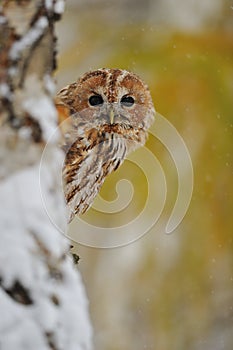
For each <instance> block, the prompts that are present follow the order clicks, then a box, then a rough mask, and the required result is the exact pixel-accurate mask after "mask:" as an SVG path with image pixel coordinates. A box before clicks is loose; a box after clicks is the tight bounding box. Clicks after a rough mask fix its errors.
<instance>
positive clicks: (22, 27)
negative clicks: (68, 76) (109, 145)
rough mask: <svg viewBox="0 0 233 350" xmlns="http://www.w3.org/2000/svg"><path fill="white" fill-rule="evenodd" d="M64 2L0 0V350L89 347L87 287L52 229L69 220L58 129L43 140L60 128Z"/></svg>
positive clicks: (56, 230)
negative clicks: (57, 77)
mask: <svg viewBox="0 0 233 350" xmlns="http://www.w3.org/2000/svg"><path fill="white" fill-rule="evenodd" d="M63 6H64V3H63V0H32V1H30V0H21V1H20V0H18V1H17V0H15V1H8V0H6V1H2V4H1V5H0V164H1V168H0V201H1V211H0V235H1V244H0V349H1V350H11V349H12V350H16V349H17V350H21V349H22V350H26V349H33V350H36V349H38V350H43V349H46V350H47V349H57V350H58V349H65V350H68V349H69V350H71V349H75V350H83V349H90V348H91V326H90V322H89V316H88V310H87V299H86V295H85V291H84V288H83V285H82V281H81V279H80V276H79V274H78V272H77V271H76V270H75V268H74V266H73V264H72V260H71V258H70V257H69V255H68V249H69V244H68V242H67V240H66V238H65V237H64V236H63V235H61V233H60V232H59V228H61V227H62V228H63V230H64V231H65V229H66V209H65V204H64V196H63V191H62V189H61V186H60V184H61V173H60V165H59V164H60V163H61V161H62V156H63V155H62V151H60V150H59V147H58V144H59V141H60V140H59V136H58V137H56V138H53V139H52V141H51V142H49V143H48V141H49V139H50V136H51V134H52V133H53V132H54V130H55V129H56V128H57V115H56V109H55V107H54V103H53V93H54V83H53V80H52V77H51V74H52V72H53V70H54V68H55V49H54V47H55V37H54V21H55V20H57V19H59V17H60V15H61V13H62V10H63ZM45 145H46V157H44V158H43V167H42V168H41V159H42V154H43V150H44V148H45ZM41 179H42V182H43V193H44V194H45V197H46V208H45V205H44V202H43V198H42V196H41V187H40V182H41ZM47 212H49V215H48V214H47ZM51 217H52V218H53V221H52V220H51ZM54 220H55V222H56V225H54V224H53V222H54ZM58 227H59V228H58Z"/></svg>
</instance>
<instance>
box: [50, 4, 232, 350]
mask: <svg viewBox="0 0 233 350" xmlns="http://www.w3.org/2000/svg"><path fill="white" fill-rule="evenodd" d="M166 2H167V3H169V1H166ZM189 2H190V3H191V1H189ZM148 3H149V2H148V1H147V2H146V4H147V5H148ZM150 3H153V2H150ZM178 3H179V4H180V3H181V1H179V2H178ZM197 3H198V2H197ZM220 3H221V7H220V9H221V11H219V10H218V11H216V13H212V14H211V18H209V17H208V11H207V15H206V17H205V16H204V15H203V16H204V17H203V16H202V17H203V18H202V22H200V23H199V22H198V21H197V23H198V25H197V26H196V27H194V28H193V27H191V28H190V27H188V26H187V28H186V27H185V25H183V26H179V23H176V22H175V23H174V21H171V20H170V21H169V19H167V18H166V11H165V10H163V11H164V12H163V16H162V15H161V17H162V20H161V19H160V18H159V17H157V16H156V14H155V15H154V17H153V14H154V13H153V11H155V9H156V7H155V6H152V8H151V11H150V8H149V10H148V9H147V11H146V10H145V9H144V10H143V6H142V4H141V2H140V1H136V2H132V1H125V2H124V1H120V2H119V5H118V6H117V5H116V4H114V5H113V2H111V1H110V2H109V3H107V2H104V1H96V2H93V1H87V3H86V4H85V2H79V4H75V2H74V1H73V2H72V1H71V2H70V4H69V1H68V4H67V9H66V12H65V15H64V18H63V20H62V21H61V23H60V24H59V26H58V49H59V55H58V59H59V60H58V63H59V69H58V71H57V75H56V79H57V81H58V87H59V88H61V87H63V86H64V85H66V84H68V83H70V82H73V81H75V80H76V78H78V76H80V75H81V74H83V73H84V72H85V71H88V70H90V69H96V68H100V67H115V68H123V69H128V70H133V71H134V72H136V73H137V74H139V75H140V76H141V77H142V78H143V80H145V81H146V82H147V83H148V85H149V87H150V90H151V94H152V96H153V100H154V104H155V107H156V110H157V111H158V112H159V113H161V114H162V115H163V116H165V117H166V118H167V119H168V120H169V121H170V122H171V123H172V124H173V125H174V126H175V127H176V129H177V130H178V132H179V133H180V135H181V136H182V137H183V139H184V140H185V143H186V145H187V147H188V149H189V152H190V155H191V158H192V162H193V169H194V191H193V197H192V201H191V204H190V207H189V210H188V212H187V214H186V216H185V218H184V220H183V221H182V223H181V224H180V225H179V227H178V228H177V229H176V230H175V231H174V232H173V233H172V234H171V235H165V233H164V231H163V230H160V229H159V228H158V227H154V228H152V229H151V230H150V231H149V232H148V233H147V234H146V235H145V236H144V237H142V238H141V239H140V240H138V241H136V242H134V243H132V244H131V245H128V246H125V247H122V248H116V249H109V250H108V249H94V248H88V247H85V246H80V245H78V244H75V248H74V249H75V252H77V253H78V254H79V255H80V257H81V260H80V263H79V268H80V270H81V271H82V275H83V279H84V281H85V284H86V288H87V293H88V296H89V299H90V313H91V318H92V322H93V326H94V331H95V337H94V341H95V349H97V350H100V349H101V350H128V349H129V350H131V349H134V350H137V349H138V350H139V349H140V350H142V349H153V350H170V349H172V350H186V349H189V350H190V349H192V350H199V349H200V350H210V349H211V350H215V349H216V350H231V349H233V218H232V213H233V26H232V24H231V21H232V15H233V10H232V8H231V5H232V3H231V1H220ZM230 3H231V4H230ZM133 4H134V5H133ZM123 5H124V6H123ZM139 5H140V6H141V7H140V6H139ZM111 6H112V7H111ZM138 6H139V9H138ZM210 6H211V4H210ZM152 10H153V11H152ZM160 10H161V9H160ZM176 11H177V12H178V11H181V12H182V7H177V9H176ZM169 13H170V15H169V16H170V17H171V18H172V19H173V17H172V14H171V11H170V12H169ZM134 14H135V15H134ZM175 14H176V13H174V16H175ZM196 16H198V15H197V14H196ZM163 22H164V23H163ZM187 22H188V21H187ZM155 123H156V121H155ZM155 126H156V124H155ZM147 147H148V148H150V149H151V150H152V151H153V153H154V154H155V155H156V157H157V158H158V159H159V161H160V162H161V165H162V166H163V169H164V172H165V175H166V177H167V183H168V197H167V201H166V206H165V211H164V213H163V215H164V216H163V218H164V219H163V218H162V219H161V220H166V217H167V216H166V215H169V213H170V211H171V209H172V207H173V205H174V200H175V197H176V193H177V178H176V171H175V167H174V164H173V162H172V160H171V158H170V157H169V156H168V154H167V151H166V149H165V148H164V147H163V146H162V145H161V144H160V143H159V142H156V141H155V140H152V139H151V138H149V140H148V142H147ZM127 176H128V177H129V180H130V181H132V183H133V186H134V188H135V197H134V199H133V203H131V207H130V209H129V211H128V212H127V215H126V214H124V213H122V214H121V215H120V214H119V215H114V214H111V215H110V216H108V217H107V216H106V215H105V216H104V215H102V216H98V213H96V212H95V211H94V210H93V209H91V210H90V212H89V213H88V214H85V215H86V220H93V222H95V223H98V224H100V225H103V226H105V227H108V225H114V223H115V222H121V221H122V222H124V221H125V220H127V218H129V217H131V216H134V215H136V214H137V213H138V212H139V211H140V210H141V207H142V206H143V203H144V201H145V196H146V191H147V187H146V184H145V175H143V174H142V173H141V172H140V171H137V170H135V168H134V167H132V166H130V165H129V164H127V163H126V164H124V165H123V166H122V167H121V168H120V169H119V170H118V171H117V172H116V173H115V174H113V175H111V176H110V178H109V179H108V180H107V182H106V184H105V185H104V187H103V189H102V191H101V194H102V196H103V197H104V198H105V199H106V200H112V199H114V196H115V184H116V182H117V181H118V178H121V177H127ZM155 201H156V198H155ZM101 220H102V221H103V222H101ZM114 220H115V221H114ZM73 229H77V228H74V227H73ZM71 234H72V232H71ZM71 302H72V301H71Z"/></svg>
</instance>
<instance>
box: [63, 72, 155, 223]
mask: <svg viewBox="0 0 233 350" xmlns="http://www.w3.org/2000/svg"><path fill="white" fill-rule="evenodd" d="M56 105H57V109H58V111H59V116H60V123H61V124H60V125H61V129H62V131H63V134H64V137H65V141H64V145H63V149H64V150H65V152H66V159H65V164H64V173H63V176H64V192H65V197H66V201H67V203H68V205H69V208H70V210H71V214H70V217H71V218H72V217H73V216H74V215H75V214H80V213H84V212H85V211H86V210H87V209H88V208H89V207H90V205H91V204H92V202H93V200H94V198H95V196H96V195H97V194H98V192H99V190H100V187H101V185H102V184H103V182H104V180H105V178H106V176H107V175H108V174H110V173H111V172H112V171H114V170H116V169H117V168H118V167H119V165H120V164H121V163H122V162H123V160H124V158H125V156H126V155H127V154H128V153H129V152H130V151H132V150H134V149H136V148H137V147H139V146H141V145H143V144H144V143H145V140H146V137H147V130H148V128H149V127H150V125H151V124H152V122H153V119H154V114H155V111H154V107H153V103H152V99H151V96H150V92H149V90H148V87H147V86H146V85H145V84H144V83H143V82H142V81H141V80H140V79H139V77H138V76H136V75H135V74H133V73H130V72H127V71H125V70H120V69H98V70H96V71H92V72H88V73H86V74H84V75H83V76H82V77H81V78H80V79H78V81H77V82H75V83H73V84H70V85H68V86H66V87H65V88H63V89H62V90H61V91H60V92H59V93H58V94H57V99H56ZM62 122H63V123H62Z"/></svg>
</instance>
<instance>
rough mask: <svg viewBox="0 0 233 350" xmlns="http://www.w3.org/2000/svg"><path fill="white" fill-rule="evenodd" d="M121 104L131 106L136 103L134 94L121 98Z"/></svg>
mask: <svg viewBox="0 0 233 350" xmlns="http://www.w3.org/2000/svg"><path fill="white" fill-rule="evenodd" d="M121 104H122V105H123V106H125V107H131V106H133V104H134V98H133V97H132V96H127V95H126V96H123V97H122V99H121Z"/></svg>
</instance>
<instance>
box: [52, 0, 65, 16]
mask: <svg viewBox="0 0 233 350" xmlns="http://www.w3.org/2000/svg"><path fill="white" fill-rule="evenodd" d="M64 8H65V2H64V0H57V1H56V2H55V5H54V12H55V13H57V14H62V13H63V12H64Z"/></svg>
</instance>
